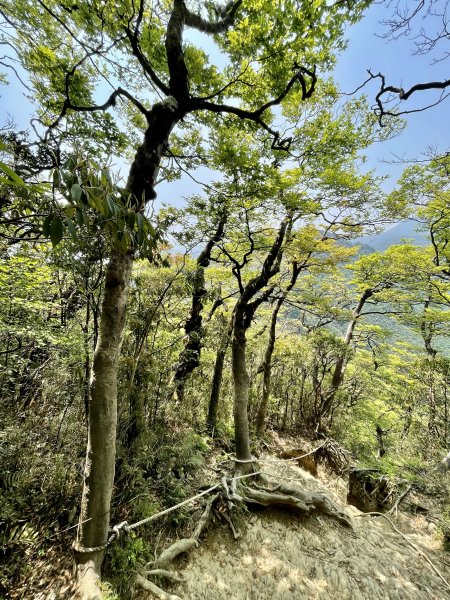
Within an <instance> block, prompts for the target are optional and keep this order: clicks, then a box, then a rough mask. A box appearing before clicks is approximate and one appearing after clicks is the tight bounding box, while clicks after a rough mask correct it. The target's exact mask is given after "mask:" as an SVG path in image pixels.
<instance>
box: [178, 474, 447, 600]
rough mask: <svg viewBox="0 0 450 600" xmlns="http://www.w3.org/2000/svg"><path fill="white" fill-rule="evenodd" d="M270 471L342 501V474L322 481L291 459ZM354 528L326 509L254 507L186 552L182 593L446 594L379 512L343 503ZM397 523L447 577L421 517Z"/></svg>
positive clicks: (256, 596)
mask: <svg viewBox="0 0 450 600" xmlns="http://www.w3.org/2000/svg"><path fill="white" fill-rule="evenodd" d="M264 471H265V472H267V473H268V474H269V475H273V476H276V477H278V478H279V477H281V478H283V479H284V480H286V479H287V480H289V481H290V482H293V481H295V482H297V483H298V484H299V485H302V486H305V487H307V488H308V489H313V490H317V491H323V492H326V493H328V494H329V495H330V496H331V497H332V498H333V499H334V500H335V501H336V502H337V503H339V504H340V505H341V506H343V507H345V489H344V488H345V484H344V482H343V481H342V480H341V479H336V478H335V479H334V480H330V479H329V478H328V480H327V482H326V483H325V482H324V481H321V480H320V479H316V478H314V477H312V476H311V475H310V474H309V473H307V472H306V471H303V470H302V469H300V468H299V467H296V466H294V465H293V464H292V463H284V464H280V463H265V464H264ZM345 510H346V512H347V513H348V514H349V515H350V516H351V520H352V525H353V530H351V529H348V528H345V527H343V526H341V525H340V524H339V523H337V522H336V521H334V520H332V519H330V518H328V517H324V516H318V517H314V516H313V517H308V518H305V517H298V516H296V515H293V514H286V513H283V512H281V511H275V510H267V511H266V510H261V511H257V512H254V513H251V516H249V518H248V519H247V525H246V527H245V530H244V529H243V530H242V531H241V533H242V535H241V538H240V539H239V540H237V541H234V540H233V539H232V537H231V534H230V531H229V529H228V528H226V527H225V526H224V527H223V528H219V529H217V528H213V530H212V531H211V532H210V533H209V534H208V536H207V539H206V540H205V541H204V542H203V543H202V544H200V546H199V547H198V549H197V550H195V551H194V552H192V553H191V554H190V555H189V558H188V560H187V563H186V565H185V568H184V569H183V575H184V576H185V577H186V578H187V581H186V583H183V584H180V585H179V586H177V587H176V588H175V589H174V593H175V594H177V595H178V596H180V597H181V598H183V600H222V599H223V600H312V599H323V600H325V599H327V600H333V599H335V600H347V599H348V600H409V599H411V600H450V589H449V588H448V587H447V586H446V585H445V583H444V582H443V581H442V580H441V579H440V578H439V576H438V575H437V574H436V573H435V572H434V571H433V569H432V567H431V566H430V565H429V564H428V563H427V561H426V560H425V559H424V558H423V557H422V556H421V555H420V554H419V553H418V552H417V551H416V550H415V549H413V548H412V547H411V546H410V545H409V544H408V542H407V541H406V540H405V539H404V538H403V537H402V536H401V535H399V534H398V533H396V532H395V531H394V530H393V528H392V527H391V525H390V524H389V523H388V522H387V521H386V520H385V519H383V518H382V517H369V516H361V515H362V514H363V513H361V512H360V511H359V510H357V509H356V508H354V507H351V506H348V505H347V506H346V507H345ZM395 525H396V526H397V527H398V528H399V529H400V530H401V531H402V532H403V533H404V534H406V536H407V538H408V539H409V540H410V541H411V542H413V544H415V545H416V546H417V547H418V548H419V549H420V550H421V551H422V552H424V553H425V554H426V555H427V556H428V558H429V559H430V560H431V561H432V562H433V564H434V565H435V566H436V567H437V569H438V570H439V571H440V573H441V574H442V575H443V577H444V578H445V579H447V580H449V579H450V554H448V553H445V552H443V551H442V549H441V544H440V542H439V541H438V540H436V537H435V535H433V532H430V531H429V530H428V528H427V526H426V524H425V523H423V522H422V523H421V522H420V519H417V518H414V517H403V518H402V519H401V520H399V521H395Z"/></svg>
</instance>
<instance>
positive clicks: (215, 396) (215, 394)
mask: <svg viewBox="0 0 450 600" xmlns="http://www.w3.org/2000/svg"><path fill="white" fill-rule="evenodd" d="M232 332H233V319H231V321H230V324H229V325H228V327H227V329H226V330H225V332H224V334H223V336H222V339H221V340H220V346H219V349H218V350H217V354H216V362H215V363H214V374H213V380H212V385H211V396H210V398H209V407H208V417H207V421H206V425H207V428H208V430H209V431H210V432H211V433H212V432H214V430H215V429H216V427H217V412H218V408H219V400H220V390H221V388H222V378H223V365H224V363H225V356H226V354H227V349H228V345H229V343H230V338H231V334H232Z"/></svg>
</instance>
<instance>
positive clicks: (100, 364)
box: [75, 252, 133, 598]
mask: <svg viewBox="0 0 450 600" xmlns="http://www.w3.org/2000/svg"><path fill="white" fill-rule="evenodd" d="M132 261H133V259H132V255H131V253H126V254H123V253H117V252H116V253H114V254H112V256H111V258H110V262H109V265H108V267H107V270H106V283H105V292H104V297H103V304H102V316H101V321H100V332H99V338H98V342H97V347H96V350H95V354H94V360H93V368H92V381H91V386H90V401H89V420H88V443H87V454H86V466H85V475H84V487H83V497H82V502H81V515H80V526H79V530H78V538H77V543H76V547H75V550H76V557H77V563H78V575H79V581H80V583H81V585H82V586H83V597H89V598H97V597H99V596H98V591H97V587H96V585H97V579H98V577H99V573H100V567H101V563H102V561H103V556H104V552H105V548H106V546H105V545H106V542H107V538H108V527H109V513H110V504H111V494H112V489H113V482H114V471H115V451H116V425H117V370H118V361H119V354H120V347H121V343H122V336H123V331H124V326H125V314H126V306H127V295H128V288H129V282H130V276H131V267H132Z"/></svg>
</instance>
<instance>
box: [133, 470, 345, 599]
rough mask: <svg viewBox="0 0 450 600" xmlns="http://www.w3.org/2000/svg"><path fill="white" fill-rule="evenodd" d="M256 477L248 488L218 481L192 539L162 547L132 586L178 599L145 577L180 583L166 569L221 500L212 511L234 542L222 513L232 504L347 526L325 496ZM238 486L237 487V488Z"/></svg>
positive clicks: (193, 542)
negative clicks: (286, 509)
mask: <svg viewBox="0 0 450 600" xmlns="http://www.w3.org/2000/svg"><path fill="white" fill-rule="evenodd" d="M258 475H260V473H254V476H255V478H258V479H257V481H253V480H252V483H251V484H249V485H242V481H241V479H243V478H241V479H236V478H234V479H232V480H231V482H230V484H229V482H228V481H227V480H226V479H225V478H224V479H223V480H222V486H221V492H220V493H217V494H215V495H214V496H211V498H210V499H209V500H208V501H207V503H206V506H205V509H204V511H203V513H202V515H201V517H200V519H199V522H198V523H197V526H196V528H195V530H194V532H193V534H192V536H191V537H189V538H183V539H181V540H178V541H176V542H174V543H173V544H172V545H171V546H169V547H168V548H166V549H165V550H164V551H163V552H162V553H161V554H160V556H159V557H158V558H157V559H156V560H155V561H154V563H152V564H149V565H147V567H148V570H146V571H144V572H143V574H142V573H141V574H138V575H137V576H136V578H135V586H136V587H137V588H141V589H143V590H145V591H148V592H151V593H152V594H153V595H154V596H155V597H156V598H159V599H160V600H180V599H179V598H178V596H174V595H172V594H170V593H168V592H166V591H164V590H163V589H161V588H160V587H158V586H157V585H156V584H155V583H153V582H152V581H151V580H150V579H148V578H149V577H152V578H153V577H161V578H164V579H167V580H168V581H171V582H180V581H183V578H182V577H180V575H178V573H176V572H174V571H170V570H168V567H169V565H170V564H171V563H172V562H173V561H174V560H175V559H176V558H177V557H178V556H179V555H180V554H184V553H186V552H190V551H191V550H193V549H194V548H196V547H197V545H198V540H199V538H200V536H201V534H202V533H203V531H204V530H205V528H206V527H207V525H208V524H209V522H210V520H211V516H212V514H213V510H214V505H215V503H216V502H217V500H218V499H219V498H222V499H223V501H224V502H223V504H222V506H221V507H220V510H219V511H217V510H216V511H215V512H216V514H218V516H219V517H220V518H223V519H224V520H225V521H226V523H228V525H229V527H230V529H231V531H232V533H233V537H234V539H235V540H236V539H238V538H239V537H240V534H239V533H238V532H237V531H236V529H235V527H234V524H233V521H232V520H231V518H230V516H229V514H227V513H226V511H227V510H228V511H229V512H231V510H232V509H233V507H234V506H235V503H236V502H240V503H242V502H246V503H248V504H259V505H262V506H285V507H290V508H294V509H296V510H298V511H300V512H302V513H305V514H311V513H313V512H320V513H322V514H325V515H328V516H330V517H332V518H334V519H337V520H338V521H339V522H340V523H342V524H344V525H346V526H348V527H351V522H350V519H349V517H348V516H347V515H346V514H345V513H344V512H343V511H341V510H340V509H339V507H338V506H336V504H335V503H334V502H333V501H332V500H331V498H330V497H329V496H327V495H326V494H323V493H321V492H314V491H308V490H304V489H302V488H300V487H298V486H295V485H291V484H285V483H278V482H274V481H271V480H270V479H266V478H265V477H261V476H259V477H258ZM238 483H240V484H241V485H239V486H237V484H238Z"/></svg>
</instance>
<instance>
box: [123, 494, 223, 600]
mask: <svg viewBox="0 0 450 600" xmlns="http://www.w3.org/2000/svg"><path fill="white" fill-rule="evenodd" d="M219 497H220V494H215V495H214V496H211V498H210V499H209V500H208V501H207V503H206V506H205V510H204V511H203V513H202V516H201V517H200V520H199V522H198V523H197V527H196V528H195V530H194V532H193V534H192V537H190V538H183V539H181V540H178V541H176V542H175V543H173V544H172V545H171V546H169V547H168V548H166V549H165V550H164V551H163V552H162V553H161V554H160V556H159V557H158V558H157V559H156V560H155V562H154V563H153V565H152V568H151V569H150V570H147V571H145V577H144V575H141V574H138V575H137V576H136V578H135V586H136V587H138V588H141V589H143V590H145V591H147V592H151V593H152V594H153V595H154V596H156V598H159V599H160V600H180V598H179V597H178V596H174V595H173V594H169V593H168V592H165V591H164V590H163V589H161V588H159V587H158V586H157V585H156V584H155V583H153V582H152V581H150V580H149V579H147V577H164V578H165V579H169V580H170V581H172V582H179V581H183V580H184V579H183V578H182V577H180V576H179V575H178V574H177V573H175V572H173V571H168V570H167V569H166V567H168V566H169V565H170V564H171V563H172V562H173V561H174V560H175V559H176V558H177V556H179V555H180V554H184V553H186V552H190V551H191V550H192V549H193V548H196V547H197V546H198V539H199V537H200V536H201V534H202V533H203V531H204V529H205V528H206V527H207V525H208V523H209V521H210V519H211V515H212V509H213V506H214V504H215V502H216V501H217V500H218V499H219Z"/></svg>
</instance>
